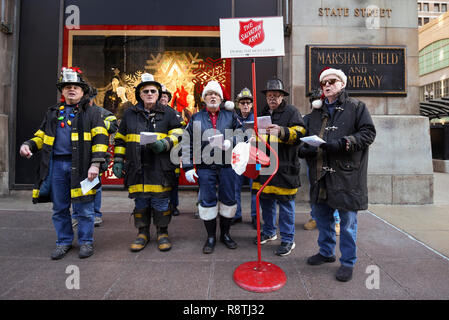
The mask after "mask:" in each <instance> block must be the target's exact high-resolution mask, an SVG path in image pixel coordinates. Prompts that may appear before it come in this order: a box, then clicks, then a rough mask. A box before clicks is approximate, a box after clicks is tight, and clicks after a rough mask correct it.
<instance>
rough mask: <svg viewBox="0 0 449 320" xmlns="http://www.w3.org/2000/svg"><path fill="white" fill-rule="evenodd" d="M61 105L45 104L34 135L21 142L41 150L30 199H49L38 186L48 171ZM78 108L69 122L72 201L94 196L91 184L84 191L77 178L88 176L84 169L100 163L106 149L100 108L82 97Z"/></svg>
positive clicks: (90, 199) (45, 200)
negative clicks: (46, 107) (40, 191)
mask: <svg viewBox="0 0 449 320" xmlns="http://www.w3.org/2000/svg"><path fill="white" fill-rule="evenodd" d="M62 105H64V104H63V103H58V104H56V105H54V106H52V107H50V108H48V110H47V113H46V115H45V118H44V120H43V121H42V123H41V125H40V127H39V130H37V131H36V133H35V134H34V138H32V139H30V140H28V141H26V142H24V144H26V145H28V146H29V147H30V149H31V152H32V153H37V152H38V151H41V152H42V157H41V162H40V164H39V169H38V173H37V179H36V182H35V184H34V187H33V203H38V202H50V201H51V200H50V196H49V195H48V196H47V195H46V196H43V195H40V194H39V189H40V186H41V184H42V182H43V181H44V180H45V178H46V177H47V176H48V173H49V165H50V159H51V157H52V150H53V143H54V141H55V134H56V128H57V126H58V125H59V121H58V119H57V118H58V117H59V108H60V107H61V106H62ZM77 109H78V110H77V111H75V118H73V120H72V125H71V141H72V174H71V190H70V193H71V198H72V202H86V201H92V200H94V196H95V193H96V189H95V188H94V189H92V190H90V191H89V192H88V193H87V194H86V195H83V194H82V192H81V186H80V182H81V181H83V180H84V179H86V178H87V172H88V170H89V168H90V166H91V164H92V163H93V162H96V163H99V164H100V165H101V164H103V163H104V162H105V156H106V151H107V149H108V132H107V130H106V128H105V125H104V122H103V120H102V118H101V115H100V112H98V110H96V109H94V108H91V107H89V100H88V99H86V98H83V99H82V100H81V101H80V102H79V104H78V108H77Z"/></svg>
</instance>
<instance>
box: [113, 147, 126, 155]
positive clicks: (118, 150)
mask: <svg viewBox="0 0 449 320" xmlns="http://www.w3.org/2000/svg"><path fill="white" fill-rule="evenodd" d="M125 153H126V148H125V147H115V148H114V154H125Z"/></svg>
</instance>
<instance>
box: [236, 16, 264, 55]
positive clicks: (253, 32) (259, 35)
mask: <svg viewBox="0 0 449 320" xmlns="http://www.w3.org/2000/svg"><path fill="white" fill-rule="evenodd" d="M239 23H240V32H239V40H240V42H241V43H243V44H244V45H247V46H250V47H251V48H254V47H255V46H257V45H258V44H261V43H262V42H263V41H264V40H265V32H264V31H263V20H261V21H254V20H253V19H250V20H249V21H247V22H244V21H239Z"/></svg>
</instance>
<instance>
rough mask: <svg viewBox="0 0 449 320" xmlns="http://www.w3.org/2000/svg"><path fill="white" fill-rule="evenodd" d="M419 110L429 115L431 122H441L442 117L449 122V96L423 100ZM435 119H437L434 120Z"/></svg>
mask: <svg viewBox="0 0 449 320" xmlns="http://www.w3.org/2000/svg"><path fill="white" fill-rule="evenodd" d="M419 110H420V114H421V115H422V116H425V117H428V118H429V119H430V120H431V122H435V121H437V122H439V120H440V119H442V120H444V122H449V97H442V98H440V99H435V100H429V101H422V102H420V103H419ZM445 118H447V119H445ZM433 119H435V120H434V121H432V120H433Z"/></svg>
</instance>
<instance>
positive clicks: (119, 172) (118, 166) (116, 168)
mask: <svg viewBox="0 0 449 320" xmlns="http://www.w3.org/2000/svg"><path fill="white" fill-rule="evenodd" d="M112 172H114V175H115V176H116V177H117V178H118V179H121V178H123V162H114V165H113V166H112Z"/></svg>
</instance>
